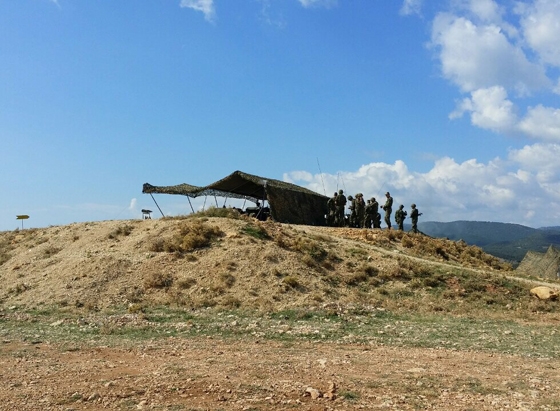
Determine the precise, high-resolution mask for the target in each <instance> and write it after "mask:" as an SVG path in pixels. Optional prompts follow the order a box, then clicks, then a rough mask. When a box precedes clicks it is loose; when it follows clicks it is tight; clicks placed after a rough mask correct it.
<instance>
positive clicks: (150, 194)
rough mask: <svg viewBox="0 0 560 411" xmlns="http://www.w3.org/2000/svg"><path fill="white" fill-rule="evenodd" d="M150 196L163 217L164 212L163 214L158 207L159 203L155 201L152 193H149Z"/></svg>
mask: <svg viewBox="0 0 560 411" xmlns="http://www.w3.org/2000/svg"><path fill="white" fill-rule="evenodd" d="M150 196H151V197H152V200H154V203H156V206H157V208H158V210H159V212H160V213H161V216H162V217H165V214H163V211H161V208H159V204H158V203H157V201H156V199H155V198H154V196H153V195H152V193H150Z"/></svg>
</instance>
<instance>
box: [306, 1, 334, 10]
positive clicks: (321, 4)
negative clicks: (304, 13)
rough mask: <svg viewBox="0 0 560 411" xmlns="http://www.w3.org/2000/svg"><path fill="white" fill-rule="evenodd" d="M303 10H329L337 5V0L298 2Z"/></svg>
mask: <svg viewBox="0 0 560 411" xmlns="http://www.w3.org/2000/svg"><path fill="white" fill-rule="evenodd" d="M298 1H299V2H300V4H301V5H302V6H303V7H305V8H311V7H325V8H331V7H334V6H336V5H337V4H338V0H298Z"/></svg>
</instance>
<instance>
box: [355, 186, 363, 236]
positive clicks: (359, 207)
mask: <svg viewBox="0 0 560 411" xmlns="http://www.w3.org/2000/svg"><path fill="white" fill-rule="evenodd" d="M365 216H366V203H365V202H364V195H363V194H362V193H358V194H357V198H356V220H355V221H354V226H355V227H358V228H362V227H363V226H364V219H365Z"/></svg>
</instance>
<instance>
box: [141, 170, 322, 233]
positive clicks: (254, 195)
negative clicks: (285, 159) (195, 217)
mask: <svg viewBox="0 0 560 411" xmlns="http://www.w3.org/2000/svg"><path fill="white" fill-rule="evenodd" d="M142 192H143V193H149V194H155V193H157V194H179V195H185V196H188V197H192V198H195V197H199V196H208V195H212V196H220V197H226V198H242V199H248V200H251V201H254V202H257V201H262V202H263V203H264V201H267V202H268V205H269V207H270V216H271V217H272V219H273V220H274V221H278V222H281V223H292V224H308V225H324V224H325V215H326V214H327V200H328V197H326V196H324V195H321V194H319V193H316V192H315V191H312V190H309V189H307V188H304V187H300V186H298V185H296V184H292V183H286V182H284V181H280V180H276V179H272V178H265V177H259V176H256V175H253V174H248V173H244V172H242V171H235V172H233V173H232V174H230V175H228V176H227V177H224V178H222V179H221V180H218V181H216V182H215V183H212V184H209V185H207V186H205V187H198V186H193V185H190V184H179V185H176V186H153V185H151V184H148V183H146V184H144V186H143V189H142ZM189 201H190V200H189Z"/></svg>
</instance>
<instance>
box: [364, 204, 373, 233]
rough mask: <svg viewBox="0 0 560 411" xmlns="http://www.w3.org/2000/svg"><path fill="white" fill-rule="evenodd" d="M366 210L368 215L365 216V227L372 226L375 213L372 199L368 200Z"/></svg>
mask: <svg viewBox="0 0 560 411" xmlns="http://www.w3.org/2000/svg"><path fill="white" fill-rule="evenodd" d="M365 212H366V216H365V218H364V227H365V228H372V227H373V220H374V219H375V215H374V214H373V204H372V203H371V200H367V202H366V210H365Z"/></svg>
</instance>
